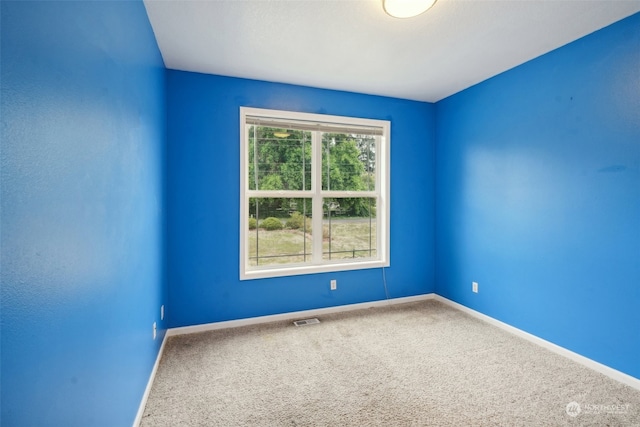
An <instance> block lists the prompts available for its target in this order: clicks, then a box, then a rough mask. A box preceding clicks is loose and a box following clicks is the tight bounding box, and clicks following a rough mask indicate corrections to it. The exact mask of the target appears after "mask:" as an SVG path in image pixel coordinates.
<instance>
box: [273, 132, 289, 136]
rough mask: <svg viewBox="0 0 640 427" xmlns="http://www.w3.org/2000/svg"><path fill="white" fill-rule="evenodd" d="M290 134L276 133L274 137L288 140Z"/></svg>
mask: <svg viewBox="0 0 640 427" xmlns="http://www.w3.org/2000/svg"><path fill="white" fill-rule="evenodd" d="M289 135H290V134H289V133H288V132H280V131H278V132H274V133H273V136H275V137H276V138H286V137H288V136H289Z"/></svg>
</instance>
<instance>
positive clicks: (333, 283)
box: [331, 279, 338, 291]
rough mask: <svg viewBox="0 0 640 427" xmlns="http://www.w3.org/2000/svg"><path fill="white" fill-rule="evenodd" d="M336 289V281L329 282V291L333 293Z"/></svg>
mask: <svg viewBox="0 0 640 427" xmlns="http://www.w3.org/2000/svg"><path fill="white" fill-rule="evenodd" d="M336 289H338V281H337V280H335V279H334V280H332V281H331V290H332V291H335V290H336Z"/></svg>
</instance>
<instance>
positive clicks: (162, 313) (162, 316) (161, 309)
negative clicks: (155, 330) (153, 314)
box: [160, 304, 164, 320]
mask: <svg viewBox="0 0 640 427" xmlns="http://www.w3.org/2000/svg"><path fill="white" fill-rule="evenodd" d="M160 320H164V304H162V305H161V306H160Z"/></svg>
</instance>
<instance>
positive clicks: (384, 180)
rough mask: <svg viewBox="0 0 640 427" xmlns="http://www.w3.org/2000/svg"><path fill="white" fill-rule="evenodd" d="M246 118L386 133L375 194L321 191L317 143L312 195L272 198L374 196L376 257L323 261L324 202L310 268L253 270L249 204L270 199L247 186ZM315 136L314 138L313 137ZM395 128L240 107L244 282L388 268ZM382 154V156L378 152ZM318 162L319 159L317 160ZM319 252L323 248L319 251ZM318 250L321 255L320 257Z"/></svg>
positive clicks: (316, 215)
mask: <svg viewBox="0 0 640 427" xmlns="http://www.w3.org/2000/svg"><path fill="white" fill-rule="evenodd" d="M247 116H250V117H259V118H265V119H274V120H284V121H286V120H298V121H300V120H301V121H306V122H317V123H319V124H320V125H322V124H327V125H332V126H336V125H346V126H362V127H376V128H380V129H381V130H382V135H381V136H379V137H378V138H379V140H378V141H377V149H376V188H375V191H324V190H322V183H321V181H322V172H321V168H318V167H317V166H315V163H320V164H322V160H321V159H322V144H321V143H320V142H319V141H317V138H316V137H315V136H314V138H313V151H312V163H313V164H314V166H312V171H314V172H312V173H315V177H314V179H312V186H311V190H300V191H293V192H291V191H275V192H274V191H271V192H269V195H270V196H271V197H298V198H299V197H309V198H313V197H320V198H322V197H325V198H329V197H375V198H376V199H377V205H376V225H377V235H376V236H377V242H376V244H377V246H376V258H374V259H372V258H365V259H363V260H359V259H357V260H349V261H345V260H330V261H327V260H323V259H322V219H323V211H322V204H321V203H314V208H313V212H312V221H313V222H312V230H313V231H312V233H320V237H319V238H318V236H317V235H315V234H314V236H313V237H314V239H313V242H314V244H313V254H314V255H313V261H312V262H311V263H310V264H304V265H303V264H290V265H284V266H283V265H275V266H259V267H253V266H250V265H249V253H248V238H249V236H248V232H249V199H250V198H252V197H268V196H267V195H266V193H265V190H250V189H249V182H248V176H247V175H248V162H249V153H248V151H249V150H248V144H247V141H248V132H249V128H250V125H247V123H246V121H247ZM314 135H316V133H315V132H314ZM390 136H391V123H390V122H389V121H386V120H375V119H364V118H355V117H344V116H332V115H325V114H312V113H299V112H292V111H280V110H268V109H261V108H250V107H240V280H249V279H260V278H267V277H283V276H294V275H300V274H315V273H328V272H335V271H347V270H361V269H368V268H382V267H388V266H389V265H390V263H389V243H390V241H389V224H390V222H389V218H390V203H389V189H390V164H391V163H390V147H391V141H390V139H391V138H390ZM378 151H379V152H378ZM318 159H320V160H318ZM318 248H319V249H318ZM318 250H319V252H320V254H319V256H318V255H317V253H318Z"/></svg>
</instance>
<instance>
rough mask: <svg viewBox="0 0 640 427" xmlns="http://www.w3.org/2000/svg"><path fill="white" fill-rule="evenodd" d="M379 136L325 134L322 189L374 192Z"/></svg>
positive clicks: (323, 135)
mask: <svg viewBox="0 0 640 427" xmlns="http://www.w3.org/2000/svg"><path fill="white" fill-rule="evenodd" d="M375 167H376V138H375V137H374V136H371V135H355V134H346V133H323V134H322V189H323V190H333V191H374V190H375V182H376V180H375V173H376V171H375Z"/></svg>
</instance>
